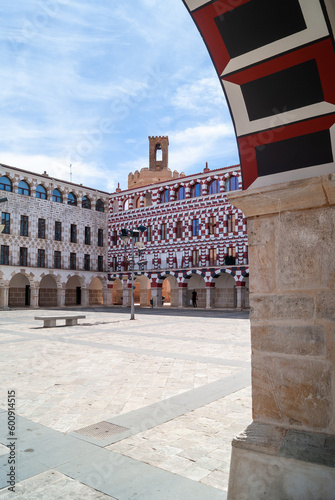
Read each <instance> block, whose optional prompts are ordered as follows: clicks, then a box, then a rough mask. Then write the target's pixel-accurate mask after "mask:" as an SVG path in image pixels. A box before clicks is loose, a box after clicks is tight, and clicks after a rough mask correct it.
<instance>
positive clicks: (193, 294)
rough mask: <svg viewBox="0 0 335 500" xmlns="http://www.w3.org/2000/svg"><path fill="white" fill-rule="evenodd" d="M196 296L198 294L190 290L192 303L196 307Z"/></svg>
mask: <svg viewBox="0 0 335 500" xmlns="http://www.w3.org/2000/svg"><path fill="white" fill-rule="evenodd" d="M197 298H198V294H197V292H196V291H195V290H193V292H192V304H193V307H197Z"/></svg>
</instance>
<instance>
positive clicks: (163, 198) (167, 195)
mask: <svg viewBox="0 0 335 500" xmlns="http://www.w3.org/2000/svg"><path fill="white" fill-rule="evenodd" d="M168 201H170V191H169V190H168V189H165V191H163V192H162V193H161V203H167V202H168Z"/></svg>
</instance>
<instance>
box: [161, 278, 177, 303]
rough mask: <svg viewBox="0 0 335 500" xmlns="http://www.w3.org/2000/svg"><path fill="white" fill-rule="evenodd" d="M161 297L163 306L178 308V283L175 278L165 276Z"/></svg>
mask: <svg viewBox="0 0 335 500" xmlns="http://www.w3.org/2000/svg"><path fill="white" fill-rule="evenodd" d="M163 297H164V302H163V305H170V306H171V307H178V306H179V288H178V281H177V279H176V277H175V276H173V275H171V274H169V275H167V276H165V278H164V281H163V283H162V298H163Z"/></svg>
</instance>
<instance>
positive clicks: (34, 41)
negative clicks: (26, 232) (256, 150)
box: [0, 0, 239, 192]
mask: <svg viewBox="0 0 335 500" xmlns="http://www.w3.org/2000/svg"><path fill="white" fill-rule="evenodd" d="M1 7H2V15H3V22H2V26H3V28H2V32H1V35H0V43H1V47H0V55H1V71H2V79H1V80H2V83H1V87H0V95H1V100H0V102H1V118H2V119H1V122H0V151H1V154H0V163H4V164H8V165H12V166H15V167H18V168H23V169H26V170H31V171H33V172H38V173H43V172H44V171H47V172H48V174H49V175H51V176H54V177H57V178H61V179H64V180H70V164H72V180H73V182H76V183H82V184H84V185H88V186H90V187H94V188H97V189H102V190H105V191H109V192H112V191H114V190H115V188H116V187H117V183H118V182H120V187H121V188H122V189H126V188H127V178H128V173H129V172H134V171H135V170H136V169H140V168H143V167H147V166H148V151H149V146H148V136H157V135H168V136H169V142H170V147H169V167H170V168H171V170H177V171H179V172H181V171H183V172H185V173H186V174H192V173H196V172H200V171H202V170H203V168H204V166H205V162H206V161H208V163H209V167H210V168H219V167H223V166H228V165H232V164H235V163H238V162H239V159H238V153H237V147H236V139H235V135H234V131H233V126H232V122H231V118H230V114H229V110H228V107H227V104H226V102H225V99H224V95H223V92H222V89H221V86H220V83H219V80H218V77H217V75H216V73H215V70H214V67H213V65H212V62H211V60H210V57H209V55H208V52H207V50H206V48H205V45H204V43H203V41H202V38H201V36H200V34H199V32H198V30H197V28H196V26H195V25H194V23H193V21H192V19H191V16H190V15H189V13H188V12H187V10H186V7H185V6H184V4H183V2H182V1H181V0H168V1H164V2H162V1H161V0H124V1H120V0H95V1H94V2H92V0H91V1H89V0H38V1H35V0H29V1H27V0H16V2H11V1H9V0H4V1H3V3H2V5H1Z"/></svg>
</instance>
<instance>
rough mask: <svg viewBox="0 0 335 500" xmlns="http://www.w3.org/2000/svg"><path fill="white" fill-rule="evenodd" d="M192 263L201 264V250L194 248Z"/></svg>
mask: <svg viewBox="0 0 335 500" xmlns="http://www.w3.org/2000/svg"><path fill="white" fill-rule="evenodd" d="M192 265H193V267H198V266H199V250H192Z"/></svg>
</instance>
